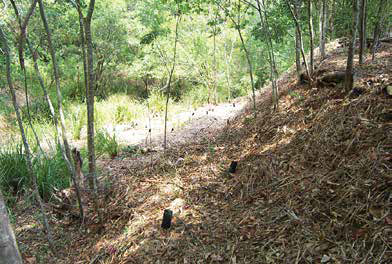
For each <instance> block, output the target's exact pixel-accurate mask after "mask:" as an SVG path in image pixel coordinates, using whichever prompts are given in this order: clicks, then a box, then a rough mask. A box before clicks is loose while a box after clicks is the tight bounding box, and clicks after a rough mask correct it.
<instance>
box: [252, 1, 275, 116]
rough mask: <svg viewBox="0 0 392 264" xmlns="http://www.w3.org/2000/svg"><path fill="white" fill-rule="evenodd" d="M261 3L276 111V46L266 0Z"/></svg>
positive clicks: (258, 3)
mask: <svg viewBox="0 0 392 264" xmlns="http://www.w3.org/2000/svg"><path fill="white" fill-rule="evenodd" d="M261 3H262V4H263V7H262V8H263V11H264V20H263V15H262V13H261V5H260V1H259V0H257V7H258V9H257V10H258V13H259V17H260V22H261V23H262V25H263V28H264V29H265V33H266V35H267V43H268V58H269V64H270V78H271V85H272V102H273V105H274V111H276V110H278V108H279V91H278V86H277V84H276V79H277V70H276V63H275V54H274V46H273V43H272V39H271V34H270V32H269V28H270V26H269V22H268V17H267V11H266V7H265V2H264V0H262V1H261Z"/></svg>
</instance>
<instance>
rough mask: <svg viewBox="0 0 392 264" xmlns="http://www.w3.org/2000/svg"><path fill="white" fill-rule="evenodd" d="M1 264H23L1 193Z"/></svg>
mask: <svg viewBox="0 0 392 264" xmlns="http://www.w3.org/2000/svg"><path fill="white" fill-rule="evenodd" d="M0 263H2V264H22V263H23V262H22V257H21V256H20V253H19V249H18V245H17V244H16V239H15V235H14V231H13V230H12V227H11V224H10V221H9V218H8V213H7V207H6V206H5V203H4V199H3V195H2V193H1V191H0Z"/></svg>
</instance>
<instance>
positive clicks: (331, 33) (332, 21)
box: [329, 0, 336, 39]
mask: <svg viewBox="0 0 392 264" xmlns="http://www.w3.org/2000/svg"><path fill="white" fill-rule="evenodd" d="M335 13H336V0H332V7H331V12H330V16H329V18H330V19H329V37H330V39H334V38H335Z"/></svg>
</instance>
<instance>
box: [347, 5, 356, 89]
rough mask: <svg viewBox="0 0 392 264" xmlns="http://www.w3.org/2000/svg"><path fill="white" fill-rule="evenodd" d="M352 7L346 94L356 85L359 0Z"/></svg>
mask: <svg viewBox="0 0 392 264" xmlns="http://www.w3.org/2000/svg"><path fill="white" fill-rule="evenodd" d="M352 5H353V17H352V25H351V40H350V45H349V47H348V56H347V66H346V78H345V84H344V87H345V90H346V92H348V91H351V90H352V89H353V85H354V76H353V68H354V53H355V39H356V35H357V28H358V20H359V12H358V9H359V0H352Z"/></svg>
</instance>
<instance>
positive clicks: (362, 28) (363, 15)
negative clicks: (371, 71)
mask: <svg viewBox="0 0 392 264" xmlns="http://www.w3.org/2000/svg"><path fill="white" fill-rule="evenodd" d="M366 10H367V0H361V4H360V13H359V21H360V22H359V23H360V24H359V65H362V64H363V59H364V55H365V51H366V20H367V12H366Z"/></svg>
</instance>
